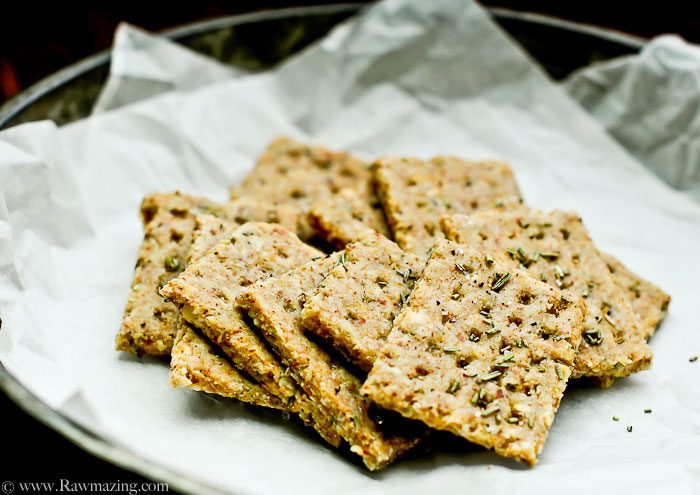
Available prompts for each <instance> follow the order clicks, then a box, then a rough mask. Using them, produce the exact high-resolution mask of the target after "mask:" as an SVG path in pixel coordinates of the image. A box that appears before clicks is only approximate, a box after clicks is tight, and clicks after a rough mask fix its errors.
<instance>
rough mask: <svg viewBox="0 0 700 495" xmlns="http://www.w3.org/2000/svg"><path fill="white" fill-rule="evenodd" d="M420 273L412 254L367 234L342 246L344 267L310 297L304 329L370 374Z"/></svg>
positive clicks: (337, 270) (335, 272) (416, 259)
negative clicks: (329, 343)
mask: <svg viewBox="0 0 700 495" xmlns="http://www.w3.org/2000/svg"><path fill="white" fill-rule="evenodd" d="M422 269H423V262H422V261H421V260H420V259H419V258H418V257H417V256H415V255H414V254H411V253H406V252H404V251H402V250H401V248H399V246H397V245H396V244H395V243H393V242H392V241H390V240H388V239H387V238H386V237H384V236H383V235H381V234H379V233H377V232H369V233H366V234H364V235H362V236H361V238H360V239H359V240H358V241H357V242H353V243H351V244H348V245H347V246H346V248H345V251H344V256H343V263H342V264H339V265H337V266H335V267H334V268H333V269H332V270H331V271H330V272H329V274H328V276H327V277H326V278H325V279H323V282H321V284H320V285H319V286H318V287H317V288H316V289H315V290H314V291H312V293H311V296H310V297H309V299H308V301H307V302H306V304H305V305H304V309H303V310H302V312H301V318H302V321H303V325H304V326H305V327H306V328H307V329H308V330H310V331H311V332H313V333H315V334H316V335H318V336H320V337H322V338H324V339H326V340H328V341H330V342H332V344H333V346H334V347H335V348H337V349H338V350H340V351H341V352H342V353H343V354H344V355H345V356H347V357H348V358H349V359H350V360H351V361H353V362H354V363H355V364H356V365H357V366H358V367H359V368H361V369H363V370H365V371H369V370H370V369H372V365H373V364H374V360H375V359H376V357H377V355H378V354H379V351H380V349H381V348H382V346H383V345H384V342H385V339H386V336H387V335H388V334H389V331H390V330H391V325H392V323H393V321H394V318H395V317H396V315H397V314H398V312H399V310H400V309H401V306H402V305H403V303H404V302H405V300H406V299H407V298H408V296H409V294H410V293H411V289H412V288H413V283H414V281H415V279H417V278H418V276H419V275H420V272H421V271H422Z"/></svg>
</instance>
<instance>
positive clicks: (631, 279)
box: [601, 253, 671, 338]
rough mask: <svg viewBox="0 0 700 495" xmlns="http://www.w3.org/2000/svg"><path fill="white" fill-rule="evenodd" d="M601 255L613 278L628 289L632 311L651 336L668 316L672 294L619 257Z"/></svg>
mask: <svg viewBox="0 0 700 495" xmlns="http://www.w3.org/2000/svg"><path fill="white" fill-rule="evenodd" d="M601 256H602V257H603V260H604V261H605V263H606V264H607V265H608V268H609V269H610V271H611V272H612V274H613V278H615V280H616V281H617V283H618V284H619V285H620V286H621V287H622V288H623V289H625V290H627V296H628V298H629V301H630V305H631V306H632V311H634V313H635V314H636V315H637V317H638V318H639V324H640V326H641V329H642V331H643V332H644V335H645V337H647V338H649V337H651V336H652V335H653V334H654V332H655V331H656V329H657V328H658V326H659V325H660V324H661V321H662V320H663V319H664V317H665V316H666V312H667V311H668V305H669V303H670V302H671V296H669V295H668V294H666V293H665V292H664V291H663V290H661V289H660V288H659V287H657V286H656V285H654V284H653V283H651V282H649V281H648V280H646V279H643V278H642V277H640V276H639V275H637V274H636V273H634V272H632V271H631V270H630V269H629V268H627V267H626V266H625V265H623V264H622V262H621V261H620V260H618V259H617V258H615V257H613V256H611V255H609V254H606V253H601Z"/></svg>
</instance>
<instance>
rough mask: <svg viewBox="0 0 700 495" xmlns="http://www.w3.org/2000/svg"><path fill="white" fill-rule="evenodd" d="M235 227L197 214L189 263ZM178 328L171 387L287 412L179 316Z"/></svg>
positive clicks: (172, 357) (223, 221)
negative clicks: (184, 388)
mask: <svg viewBox="0 0 700 495" xmlns="http://www.w3.org/2000/svg"><path fill="white" fill-rule="evenodd" d="M237 228H238V225H237V224H235V223H232V222H227V221H225V220H221V219H220V218H217V217H214V216H212V215H197V217H195V228H194V232H193V234H192V247H191V248H190V253H189V259H188V264H189V263H191V262H192V261H194V260H197V259H199V258H201V257H202V256H203V255H204V254H205V253H206V252H207V251H208V250H209V248H211V247H212V246H213V245H215V244H216V243H217V242H218V241H219V240H220V239H221V238H222V237H226V236H230V235H231V234H232V233H233V232H234V231H235V230H236V229H237ZM178 326H179V330H178V336H177V337H176V339H175V343H174V344H173V349H172V353H171V357H170V384H171V385H172V386H173V387H186V388H189V389H191V390H196V391H201V392H207V393H210V394H217V395H222V396H224V397H231V398H234V399H238V400H240V401H243V402H248V403H250V404H255V405H259V406H265V407H273V408H276V409H285V410H286V409H288V407H287V406H286V405H285V404H284V403H283V402H282V401H281V400H280V399H279V398H278V397H276V396H274V395H272V394H270V393H269V392H268V391H267V390H265V389H264V388H263V387H262V386H260V384H258V383H256V382H254V381H252V380H251V379H250V378H248V377H247V376H245V375H243V374H241V373H240V372H239V371H238V370H237V369H236V367H235V366H234V365H233V364H232V363H231V362H230V361H229V360H228V359H226V358H225V357H223V356H222V355H221V354H220V352H217V350H216V349H215V348H214V346H213V345H211V344H210V343H209V341H207V339H206V338H204V337H202V336H201V335H199V334H198V333H197V332H196V331H195V330H194V329H193V328H192V327H191V326H190V325H189V324H188V323H186V322H185V320H184V319H183V318H182V316H181V315H180V316H179V320H178Z"/></svg>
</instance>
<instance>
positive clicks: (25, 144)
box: [0, 0, 700, 495]
mask: <svg viewBox="0 0 700 495" xmlns="http://www.w3.org/2000/svg"><path fill="white" fill-rule="evenodd" d="M178 51H180V50H175V51H172V50H169V49H167V55H166V54H165V53H166V52H165V51H164V52H163V53H164V54H163V55H162V57H164V58H170V57H172V59H171V60H169V62H168V63H169V64H176V63H177V58H179V57H180V55H182V54H180V53H176V52H178ZM183 57H185V58H183V60H185V59H186V58H188V57H189V55H183ZM222 79H223V80H222V81H220V82H218V83H216V84H212V85H207V86H203V87H201V88H199V89H193V88H192V87H190V88H182V90H180V91H170V92H167V93H164V94H161V95H159V96H155V97H153V98H148V99H144V100H141V101H139V102H137V103H134V104H131V105H127V106H123V107H121V108H118V109H114V110H111V111H106V112H102V113H97V114H95V115H94V116H93V117H91V118H89V119H86V120H84V121H82V122H79V123H76V124H72V125H70V126H67V127H64V128H62V129H56V128H55V127H54V126H53V125H52V124H50V123H46V122H43V123H35V124H27V125H23V126H20V127H16V128H14V129H10V130H8V131H5V132H2V133H0V312H1V313H0V317H2V320H3V326H2V331H1V332H0V360H1V361H2V363H3V365H4V366H5V367H6V368H7V369H8V370H9V371H10V372H11V373H12V374H13V375H14V376H15V377H17V379H18V380H20V381H21V382H22V383H23V384H24V385H25V386H27V387H28V388H29V389H30V390H31V391H32V392H34V393H35V394H36V395H37V396H38V397H40V398H41V399H42V400H44V401H45V402H46V403H47V404H49V405H51V407H54V408H56V409H57V410H59V411H60V412H62V413H63V414H66V415H68V416H69V417H71V418H73V419H74V420H76V421H78V422H79V423H80V424H82V425H84V426H85V427H86V428H88V429H90V430H91V431H93V432H95V433H97V434H99V435H100V436H102V437H104V438H106V439H108V440H109V441H110V442H113V443H114V444H117V445H120V446H123V447H124V448H126V449H128V450H131V451H133V452H134V453H136V454H137V455H139V456H141V457H143V458H144V459H148V460H150V461H154V462H157V463H158V464H160V465H162V466H164V467H166V468H168V469H172V470H175V471H177V472H179V473H182V474H184V475H186V476H189V477H191V478H193V479H196V480H198V481H200V482H202V483H205V484H207V485H209V486H211V487H215V488H219V489H222V490H226V491H230V492H232V493H237V494H247V493H275V494H277V493H305V494H314V493H319V494H321V493H329V492H331V491H333V492H335V493H339V494H340V493H362V494H373V493H377V494H381V493H397V494H399V493H400V494H414V493H415V494H419V493H433V492H435V491H440V492H449V491H453V492H455V493H456V492H464V491H469V492H470V493H482V492H487V493H490V494H493V495H496V494H511V493H514V492H523V493H532V492H535V491H537V492H538V493H542V494H547V493H562V492H566V493H568V494H575V493H590V492H591V491H595V492H596V493H627V492H632V491H634V492H636V493H658V492H660V491H670V492H673V493H674V494H690V493H694V492H697V491H698V490H699V489H700V461H699V460H698V441H699V440H700V395H699V394H698V386H697V383H698V379H699V378H700V365H699V364H698V363H695V364H691V363H689V362H688V358H689V357H690V355H692V354H696V353H698V352H699V351H700V332H698V324H697V317H696V313H695V310H696V308H697V304H698V301H700V289H699V288H698V287H699V286H698V280H700V263H699V262H698V259H697V252H698V246H699V245H700V207H699V206H698V205H697V204H695V203H694V202H692V201H691V200H690V199H688V198H687V197H686V196H684V195H682V194H680V193H678V192H675V191H673V190H671V189H670V188H669V187H668V186H666V185H665V184H663V183H662V182H661V181H659V180H658V179H657V178H656V177H654V176H653V175H652V174H651V173H650V172H648V171H647V170H646V169H644V168H643V167H642V166H641V165H640V164H639V163H638V162H637V161H635V159H633V158H632V157H630V155H628V154H627V153H626V152H625V151H624V150H623V149H622V148H621V147H620V146H619V145H617V144H616V143H615V142H614V141H613V140H612V139H611V138H610V137H609V136H608V135H607V134H606V133H605V130H604V129H603V128H601V127H600V126H599V125H598V124H597V123H595V121H594V120H592V119H591V117H590V116H589V115H588V114H587V113H585V112H584V111H583V110H582V109H581V108H580V107H578V106H577V104H576V103H574V102H573V101H572V100H571V99H570V98H569V97H568V96H567V95H566V94H565V93H564V92H563V91H562V90H561V89H559V88H558V87H556V86H555V85H553V84H552V83H551V82H550V81H548V80H547V79H546V77H545V76H544V75H543V73H542V72H541V70H540V69H539V68H537V67H536V66H535V65H534V64H533V63H532V62H531V61H530V60H529V58H528V57H527V56H526V55H525V54H524V52H523V51H522V50H521V49H520V48H519V47H517V46H516V45H514V44H513V43H512V41H511V40H510V39H509V38H507V37H506V36H505V35H504V34H503V33H502V32H501V31H500V30H499V29H498V28H497V27H496V26H495V25H494V24H493V23H492V22H491V21H490V20H489V19H488V17H487V16H486V15H485V13H484V12H483V11H482V10H481V9H480V8H479V7H478V6H477V5H475V4H473V3H471V2H463V1H459V0H436V1H433V2H418V1H413V2H412V1H408V0H396V1H388V2H383V3H380V4H378V5H376V6H374V7H373V8H371V9H370V10H368V11H366V12H365V13H364V14H363V15H362V16H361V17H360V18H357V19H355V20H353V21H351V22H350V23H347V24H344V25H342V26H340V27H339V28H337V29H336V30H334V31H333V32H332V33H331V35H329V36H328V37H327V38H326V39H324V40H323V41H322V42H321V43H320V44H319V45H317V46H315V47H314V48H312V49H309V50H306V51H305V52H304V53H303V54H302V55H300V56H299V57H297V58H295V59H293V60H290V61H289V62H288V63H286V64H284V65H283V66H281V67H279V68H278V69H277V70H275V71H274V72H270V73H266V74H262V75H255V76H243V77H238V78H229V77H222ZM174 87H178V86H177V84H176V85H175V86H174ZM114 106H118V105H114ZM109 108H111V107H109ZM280 133H284V134H288V135H291V136H293V137H298V138H301V139H309V140H312V141H315V142H318V143H322V144H325V145H328V146H331V147H337V148H348V149H350V150H352V151H354V152H356V153H358V154H361V155H363V156H366V157H368V158H370V157H374V156H377V155H381V154H385V153H401V154H415V155H419V156H423V157H428V156H431V155H434V154H438V153H451V154H456V155H460V156H465V157H472V158H483V157H498V158H504V159H507V160H509V161H510V162H511V163H512V165H513V167H514V169H515V171H516V174H517V176H518V179H519V182H520V184H521V186H522V189H523V191H524V194H525V197H526V200H527V201H528V202H530V203H531V204H533V205H535V206H539V207H543V208H564V209H575V210H577V211H578V212H580V213H581V215H582V216H583V218H584V220H585V223H586V225H587V226H588V228H589V229H590V230H591V232H592V235H593V236H594V238H595V240H596V241H597V242H598V244H599V245H600V246H601V247H602V248H603V249H606V250H609V251H611V252H612V253H614V254H616V255H618V256H619V257H620V258H621V259H622V260H623V261H624V262H625V263H627V264H628V265H629V266H630V267H631V268H632V269H634V270H636V271H637V272H639V273H640V274H642V275H644V276H647V277H649V278H650V279H652V280H654V281H655V282H657V283H658V284H660V285H661V286H662V287H663V288H665V289H666V290H667V291H669V292H670V293H671V295H672V296H673V298H674V300H673V302H672V305H671V312H670V315H669V317H668V318H667V320H666V321H665V322H664V324H663V326H662V328H661V329H660V330H659V332H658V334H657V335H656V336H655V337H654V338H653V341H652V347H653V349H654V352H655V360H654V367H653V369H652V370H651V371H648V372H644V373H640V374H638V375H636V376H633V377H631V378H628V379H625V380H622V381H620V382H619V383H618V384H616V385H615V386H614V387H613V388H611V389H608V390H597V389H589V388H571V389H569V391H568V392H567V395H566V397H565V399H564V401H563V403H562V406H561V409H560V412H559V414H558V415H557V418H556V421H555V424H554V427H553V429H552V433H551V436H550V438H549V440H548V442H547V444H546V446H545V449H544V452H543V454H542V456H541V459H540V463H539V465H538V466H537V467H536V468H534V469H526V468H523V467H521V466H518V465H516V464H514V463H511V462H509V461H506V460H502V459H500V458H498V457H497V456H495V455H494V454H492V453H490V452H486V451H484V450H482V449H479V448H476V447H474V448H471V447H469V446H466V445H465V447H464V448H461V447H453V448H449V449H448V448H443V449H436V450H434V451H432V452H431V453H429V454H427V455H425V456H422V457H420V458H417V459H411V460H407V461H403V462H400V463H398V464H397V465H395V466H392V467H391V468H389V469H388V470H386V471H384V472H381V473H376V474H369V473H367V472H366V471H365V470H364V469H363V468H362V467H360V466H359V465H357V464H355V463H352V462H350V461H348V460H346V459H345V458H343V457H342V456H340V455H338V454H336V453H335V452H333V451H332V450H331V449H329V448H327V447H326V446H324V445H323V444H322V443H321V442H320V441H318V440H317V439H316V438H315V437H314V436H313V435H311V434H309V433H308V432H306V431H305V430H304V429H303V428H301V427H298V426H296V425H294V424H293V423H289V422H287V421H284V420H282V419H280V418H278V416H277V415H276V414H274V413H269V412H261V411H258V410H254V409H250V408H246V407H244V406H242V405H240V404H236V403H233V402H231V401H228V400H218V399H212V398H210V397H207V396H204V395H201V394H196V393H192V392H189V391H187V390H173V389H171V388H170V386H169V385H168V382H167V366H165V365H164V364H162V363H159V362H156V361H152V360H145V361H143V362H142V361H140V360H138V359H135V358H132V357H129V356H124V355H120V354H118V353H116V352H114V351H113V341H114V335H115V333H116V330H117V328H118V326H119V323H120V319H121V313H122V310H123V306H124V303H125V301H126V297H127V293H128V290H129V283H130V280H131V276H132V269H133V264H134V260H135V255H136V251H137V249H138V245H139V243H140V241H141V226H140V223H139V220H138V215H137V208H138V205H139V202H140V200H141V198H142V196H143V195H144V194H145V193H146V192H148V191H152V190H171V189H175V188H179V189H182V190H183V191H187V192H193V193H200V194H210V195H211V196H213V197H215V198H219V199H223V198H225V196H226V186H227V185H228V184H233V183H235V182H236V181H238V180H240V178H241V177H242V176H243V175H244V174H245V172H246V171H247V170H248V169H249V168H250V167H251V165H252V162H253V160H254V158H255V156H256V155H257V154H258V153H259V152H260V151H261V150H262V149H263V147H264V146H265V145H266V144H267V142H269V141H270V140H271V139H272V138H273V137H274V136H276V135H278V134H280ZM644 408H652V409H653V413H652V414H644V412H643V410H644ZM613 415H617V416H619V417H620V418H621V420H620V421H619V422H613V421H612V420H611V417H612V416H613ZM627 425H632V426H634V430H633V432H632V433H628V432H627V431H626V428H625V427H626V426H627Z"/></svg>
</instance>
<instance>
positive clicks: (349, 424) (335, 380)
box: [237, 252, 418, 470]
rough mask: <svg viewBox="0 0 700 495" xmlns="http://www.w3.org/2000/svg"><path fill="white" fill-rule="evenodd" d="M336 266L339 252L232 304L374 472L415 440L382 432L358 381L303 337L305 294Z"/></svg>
mask: <svg viewBox="0 0 700 495" xmlns="http://www.w3.org/2000/svg"><path fill="white" fill-rule="evenodd" d="M339 264H340V266H342V264H343V253H342V252H341V253H335V254H333V255H331V256H330V257H328V258H323V259H320V260H316V261H313V262H310V263H307V264H305V265H303V266H301V267H299V268H296V269H294V270H292V271H290V272H287V273H285V274H284V275H281V276H279V277H273V278H270V279H269V280H267V281H265V282H260V283H258V284H256V285H254V286H252V287H249V288H248V289H247V290H246V291H244V292H243V294H242V295H241V296H240V297H239V298H238V301H237V302H238V304H239V306H240V307H241V308H243V309H244V310H245V311H246V312H247V313H248V314H249V315H250V317H251V318H252V319H253V321H254V323H255V325H256V326H257V327H258V328H260V329H261V331H262V332H263V334H264V335H265V337H266V338H267V340H268V342H269V343H270V345H271V346H272V347H273V349H274V350H275V351H276V352H277V354H278V355H279V356H280V359H282V361H283V362H284V363H285V364H286V365H288V366H289V367H290V371H291V373H292V376H294V378H296V380H297V381H298V382H299V384H300V385H301V386H302V387H303V388H304V390H305V391H306V393H307V394H309V396H310V397H311V398H312V399H313V400H314V401H315V403H317V404H320V405H321V407H323V409H324V410H325V411H326V414H327V415H328V416H330V417H332V418H334V420H335V427H336V429H337V431H338V433H339V434H340V435H341V436H342V437H343V439H345V440H346V441H347V442H348V443H349V444H350V450H351V451H352V452H354V453H356V454H358V455H359V456H360V457H361V458H362V460H363V462H364V463H365V465H366V466H367V467H368V468H369V469H372V470H374V469H379V468H382V467H384V466H386V465H388V464H389V463H391V462H392V461H394V460H395V459H396V458H397V457H398V456H399V455H400V454H402V453H403V452H405V451H407V450H408V449H410V448H411V447H412V446H413V445H415V444H416V442H417V441H418V436H414V435H413V434H412V433H410V430H409V431H407V432H406V436H405V437H404V436H403V435H400V434H392V433H391V432H387V431H386V430H385V429H384V427H381V426H380V421H378V420H377V419H376V417H375V413H374V412H373V410H372V408H371V403H370V401H368V400H367V399H364V398H362V397H361V396H360V395H359V390H360V386H361V385H362V382H361V380H360V379H358V378H357V377H356V376H355V375H353V374H352V373H350V372H349V371H348V370H347V369H346V368H344V367H343V366H342V365H341V363H339V362H337V361H336V360H334V359H333V358H332V357H331V356H329V355H328V354H327V353H326V352H325V351H324V350H323V349H321V348H320V347H319V346H318V345H316V344H315V343H314V342H312V341H311V340H309V339H308V337H307V336H306V335H305V334H304V328H303V326H302V324H301V309H302V305H303V303H304V301H305V299H306V297H307V296H306V294H308V293H309V291H311V290H313V289H314V288H315V287H316V286H317V285H318V284H319V283H320V282H321V280H323V278H324V277H325V276H326V275H327V274H328V272H329V271H330V270H331V269H333V267H334V266H336V265H339ZM383 422H384V423H385V424H386V423H389V419H388V418H384V420H383ZM394 429H396V428H392V430H394Z"/></svg>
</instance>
